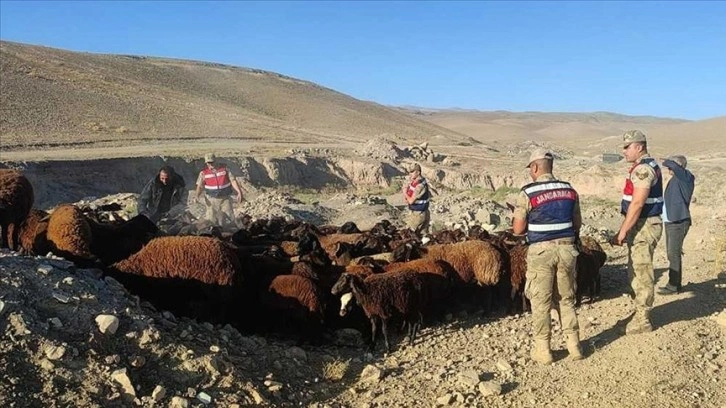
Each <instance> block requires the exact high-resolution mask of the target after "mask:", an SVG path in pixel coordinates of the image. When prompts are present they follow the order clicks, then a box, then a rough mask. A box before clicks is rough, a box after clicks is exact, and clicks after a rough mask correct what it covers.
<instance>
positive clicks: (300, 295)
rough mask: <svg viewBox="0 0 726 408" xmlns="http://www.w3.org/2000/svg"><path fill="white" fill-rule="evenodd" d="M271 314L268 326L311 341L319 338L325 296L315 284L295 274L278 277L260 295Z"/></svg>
mask: <svg viewBox="0 0 726 408" xmlns="http://www.w3.org/2000/svg"><path fill="white" fill-rule="evenodd" d="M261 303H262V306H263V307H264V308H265V309H266V310H267V311H268V316H267V319H266V320H267V323H268V324H269V323H270V322H276V323H278V326H279V327H285V328H287V329H293V330H295V332H298V333H303V336H304V338H306V339H308V340H310V341H311V342H317V341H318V340H319V339H320V336H319V335H320V333H321V332H322V329H323V324H324V315H325V296H324V294H323V292H322V290H321V289H320V288H319V287H318V286H317V285H315V283H314V282H313V281H312V280H310V279H308V278H305V277H302V276H296V275H279V276H276V277H275V278H274V279H273V280H272V282H270V285H269V286H268V288H267V291H266V292H265V293H264V294H263V295H262V296H261Z"/></svg>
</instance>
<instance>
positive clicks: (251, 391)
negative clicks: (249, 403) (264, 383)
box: [246, 385, 266, 405]
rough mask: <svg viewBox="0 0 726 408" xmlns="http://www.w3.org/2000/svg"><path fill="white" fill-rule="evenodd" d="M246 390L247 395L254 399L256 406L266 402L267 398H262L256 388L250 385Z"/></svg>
mask: <svg viewBox="0 0 726 408" xmlns="http://www.w3.org/2000/svg"><path fill="white" fill-rule="evenodd" d="M246 390H247V393H248V394H250V396H251V397H252V399H253V400H254V401H255V404H257V405H260V404H263V403H265V402H266V401H265V398H264V397H262V394H260V392H259V391H257V389H255V387H253V386H251V385H250V386H248V387H247V388H246Z"/></svg>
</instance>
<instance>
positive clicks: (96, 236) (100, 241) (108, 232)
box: [89, 214, 159, 265]
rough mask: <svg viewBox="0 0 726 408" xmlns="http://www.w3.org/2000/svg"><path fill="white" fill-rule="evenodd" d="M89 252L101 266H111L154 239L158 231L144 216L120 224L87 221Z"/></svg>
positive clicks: (140, 215)
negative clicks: (89, 232) (89, 241)
mask: <svg viewBox="0 0 726 408" xmlns="http://www.w3.org/2000/svg"><path fill="white" fill-rule="evenodd" d="M89 226H90V227H91V245H90V250H91V253H92V254H93V256H95V257H97V258H98V259H99V260H100V261H101V263H102V264H103V265H111V264H112V263H114V262H118V261H120V260H122V259H125V258H128V257H129V256H131V255H132V254H135V253H136V252H138V251H139V250H141V248H142V247H143V246H144V245H146V243H148V242H149V241H151V239H153V238H155V237H156V236H157V235H158V233H159V229H158V228H157V227H156V225H155V224H154V223H153V222H152V221H151V220H150V219H149V218H147V217H146V216H145V215H142V214H139V215H137V216H135V217H133V218H131V219H130V220H128V221H124V222H122V223H120V224H111V223H99V222H96V221H93V220H89Z"/></svg>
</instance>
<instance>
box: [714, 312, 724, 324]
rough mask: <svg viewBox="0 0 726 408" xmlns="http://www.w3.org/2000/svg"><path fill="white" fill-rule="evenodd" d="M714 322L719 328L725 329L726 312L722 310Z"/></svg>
mask: <svg viewBox="0 0 726 408" xmlns="http://www.w3.org/2000/svg"><path fill="white" fill-rule="evenodd" d="M715 320H716V323H718V325H719V326H721V327H724V328H726V310H722V311H721V313H719V314H718V315H716V318H715Z"/></svg>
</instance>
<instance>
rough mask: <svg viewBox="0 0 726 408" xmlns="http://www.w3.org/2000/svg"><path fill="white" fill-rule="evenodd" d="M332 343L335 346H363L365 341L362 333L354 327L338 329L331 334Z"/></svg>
mask: <svg viewBox="0 0 726 408" xmlns="http://www.w3.org/2000/svg"><path fill="white" fill-rule="evenodd" d="M333 343H334V344H335V345H336V346H347V347H363V346H365V341H364V340H363V335H362V334H361V333H360V332H359V331H358V330H356V329H339V330H336V331H335V334H334V335H333Z"/></svg>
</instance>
